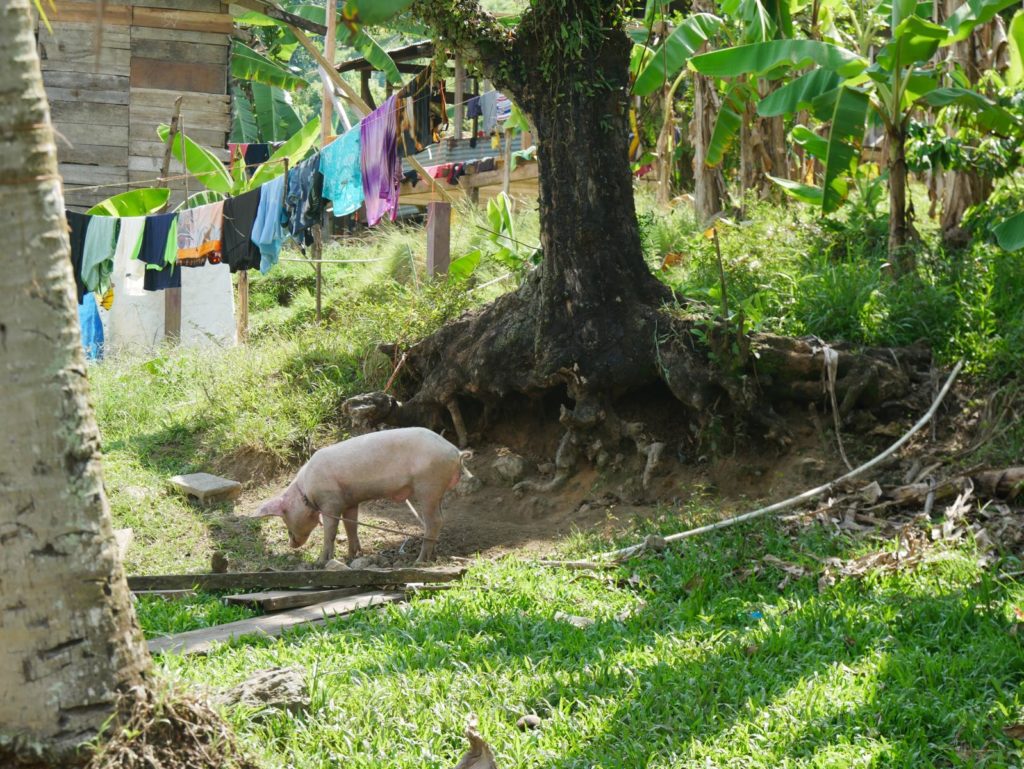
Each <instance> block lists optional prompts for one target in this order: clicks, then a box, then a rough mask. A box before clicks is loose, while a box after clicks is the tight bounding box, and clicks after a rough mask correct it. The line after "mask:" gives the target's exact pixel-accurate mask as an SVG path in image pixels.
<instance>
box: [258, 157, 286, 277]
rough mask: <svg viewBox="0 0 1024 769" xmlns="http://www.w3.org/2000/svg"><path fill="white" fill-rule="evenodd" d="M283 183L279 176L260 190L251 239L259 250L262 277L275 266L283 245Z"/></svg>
mask: <svg viewBox="0 0 1024 769" xmlns="http://www.w3.org/2000/svg"><path fill="white" fill-rule="evenodd" d="M284 182H285V178H284V174H281V175H280V176H275V177H274V178H273V179H271V180H270V181H269V182H267V183H266V184H263V185H262V186H261V188H260V189H262V194H261V195H260V207H259V209H258V210H257V211H256V222H255V223H254V224H253V227H252V235H251V237H252V242H253V243H255V244H256V247H257V248H259V250H260V272H261V273H263V274H264V275H266V274H267V273H268V272H270V269H271V268H272V267H273V266H274V265H275V264H277V260H278V257H279V256H280V255H281V245H282V244H283V243H284V234H285V231H284V226H283V225H284Z"/></svg>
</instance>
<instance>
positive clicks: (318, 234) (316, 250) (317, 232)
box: [312, 211, 327, 323]
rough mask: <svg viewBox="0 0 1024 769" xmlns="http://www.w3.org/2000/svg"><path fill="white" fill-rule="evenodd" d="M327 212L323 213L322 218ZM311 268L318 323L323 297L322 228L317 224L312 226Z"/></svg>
mask: <svg viewBox="0 0 1024 769" xmlns="http://www.w3.org/2000/svg"><path fill="white" fill-rule="evenodd" d="M326 215H327V212H326V211H325V212H324V216H326ZM312 253H313V267H314V269H316V322H317V323H319V322H320V308H321V302H322V296H323V272H322V271H321V267H322V266H323V265H322V264H320V261H321V260H322V259H323V226H322V225H321V224H317V225H314V226H313V251H312Z"/></svg>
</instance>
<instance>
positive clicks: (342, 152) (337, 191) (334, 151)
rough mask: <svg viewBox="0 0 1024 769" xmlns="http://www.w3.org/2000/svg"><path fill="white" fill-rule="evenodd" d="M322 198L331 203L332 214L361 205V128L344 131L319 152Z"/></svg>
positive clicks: (345, 213) (355, 209)
mask: <svg viewBox="0 0 1024 769" xmlns="http://www.w3.org/2000/svg"><path fill="white" fill-rule="evenodd" d="M320 171H321V172H322V173H323V176H324V189H323V194H324V197H325V198H327V199H328V200H330V201H331V202H332V203H333V204H334V215H335V216H346V215H347V214H351V213H352V212H353V211H357V210H359V207H360V206H361V205H363V197H364V196H363V170H362V128H361V126H355V127H353V128H352V129H351V130H349V131H346V132H345V133H344V134H342V135H341V136H339V137H338V138H337V139H335V140H334V141H333V142H331V143H330V144H328V145H327V146H326V147H324V149H323V150H322V151H321V152H320Z"/></svg>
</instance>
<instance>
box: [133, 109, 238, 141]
mask: <svg viewBox="0 0 1024 769" xmlns="http://www.w3.org/2000/svg"><path fill="white" fill-rule="evenodd" d="M172 104H173V101H172ZM172 109H173V108H172V106H171V105H168V106H167V107H140V106H138V105H136V104H132V115H131V117H132V123H148V124H150V125H154V126H155V125H159V124H160V123H166V122H167V121H168V120H169V115H170V113H171V111H172ZM181 115H182V117H183V118H184V120H185V135H186V136H191V135H192V128H193V127H194V128H199V129H201V130H204V131H223V132H224V133H227V132H228V131H230V130H231V115H229V114H228V113H227V110H220V111H212V110H205V109H195V108H193V109H186V108H185V106H184V104H183V105H182V108H181Z"/></svg>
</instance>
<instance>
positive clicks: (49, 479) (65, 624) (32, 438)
mask: <svg viewBox="0 0 1024 769" xmlns="http://www.w3.org/2000/svg"><path fill="white" fill-rule="evenodd" d="M29 2H30V0H5V2H4V3H3V4H2V5H0V91H2V98H0V212H2V217H3V230H4V236H5V243H4V248H3V249H2V250H0V273H2V274H3V275H4V276H5V280H6V281H7V284H8V290H7V292H6V298H5V300H4V302H3V303H2V305H0V413H2V414H3V425H4V427H3V431H2V434H0V586H2V587H0V596H2V606H0V649H2V653H0V766H4V767H7V766H12V765H13V766H17V765H19V761H20V760H28V759H27V757H29V756H31V755H33V754H36V755H37V756H41V757H40V758H37V759H33V762H35V763H38V764H41V765H52V766H62V767H64V766H69V765H71V764H72V763H73V761H74V760H75V755H76V749H77V748H78V746H79V745H80V744H81V743H82V742H83V741H84V740H88V739H90V738H91V737H93V736H94V735H95V734H96V733H97V731H98V730H99V728H100V727H101V725H102V724H103V722H104V721H105V720H106V719H107V718H108V717H109V716H110V715H111V714H112V713H113V710H114V702H115V695H116V693H117V692H118V691H119V690H121V689H124V688H126V687H129V686H132V685H134V684H138V683H140V682H141V681H142V679H143V675H144V673H145V671H146V669H147V667H148V665H149V655H148V653H147V652H146V647H145V645H144V643H143V641H142V637H141V634H140V633H139V630H138V627H137V626H136V623H135V619H134V615H133V613H132V609H131V604H130V602H129V594H128V588H127V585H126V583H125V579H124V574H123V572H122V569H121V565H120V562H119V560H118V555H117V547H116V544H115V541H114V536H113V532H112V530H111V523H110V516H109V512H108V508H107V501H106V497H105V496H104V493H103V485H102V481H101V477H100V467H99V436H98V432H97V428H96V422H95V420H94V419H93V416H92V410H91V408H90V406H89V403H88V388H87V383H86V379H85V362H84V360H83V355H82V343H81V340H80V338H79V332H78V322H77V317H76V306H75V297H74V296H73V282H72V278H71V268H70V261H69V259H68V238H67V234H66V227H65V223H64V200H63V196H62V192H61V186H60V179H59V177H58V176H57V162H56V157H55V145H54V138H53V129H52V128H51V125H50V116H49V110H48V107H47V103H46V98H45V94H44V92H43V85H42V79H41V76H40V72H39V60H38V57H37V55H36V48H35V37H34V34H33V19H32V16H31V13H30V8H29Z"/></svg>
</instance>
